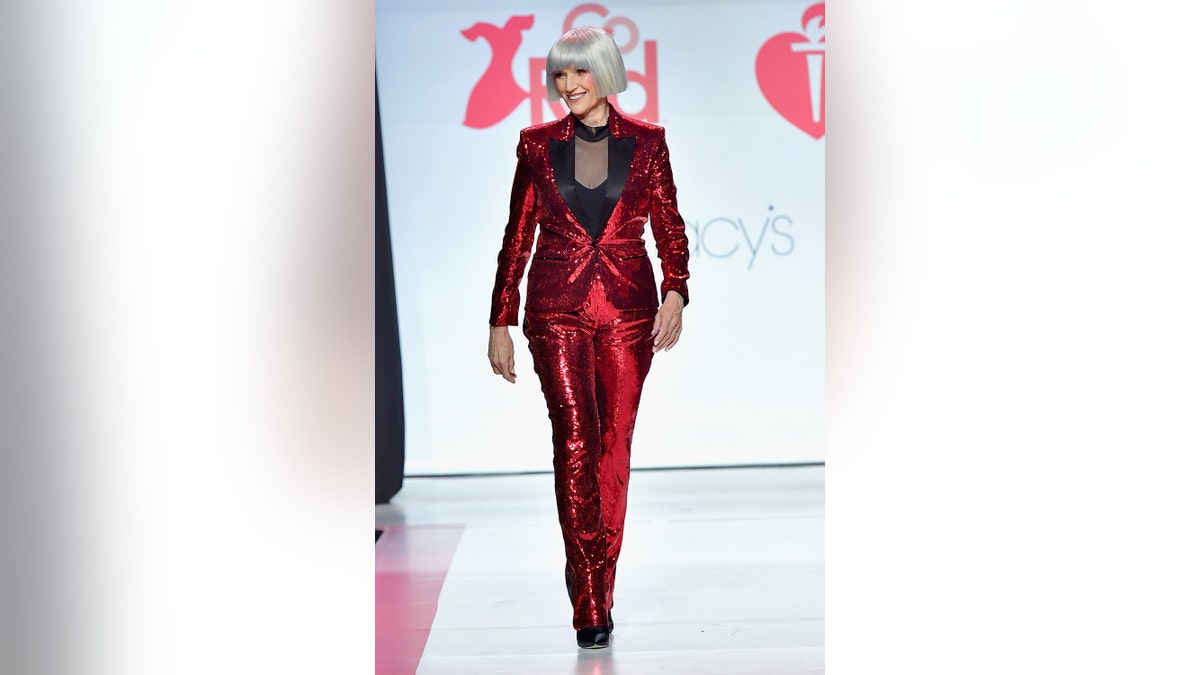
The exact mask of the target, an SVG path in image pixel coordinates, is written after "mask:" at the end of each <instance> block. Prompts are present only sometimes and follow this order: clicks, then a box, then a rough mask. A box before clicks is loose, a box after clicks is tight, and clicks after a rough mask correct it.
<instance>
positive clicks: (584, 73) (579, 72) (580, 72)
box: [575, 68, 588, 75]
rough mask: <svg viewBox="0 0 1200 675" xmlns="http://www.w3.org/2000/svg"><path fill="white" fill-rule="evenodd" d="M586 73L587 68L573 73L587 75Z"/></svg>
mask: <svg viewBox="0 0 1200 675" xmlns="http://www.w3.org/2000/svg"><path fill="white" fill-rule="evenodd" d="M587 73H588V70H587V68H579V69H577V70H576V71H575V74H576V75H587Z"/></svg>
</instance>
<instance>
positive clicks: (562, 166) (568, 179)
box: [550, 138, 579, 215]
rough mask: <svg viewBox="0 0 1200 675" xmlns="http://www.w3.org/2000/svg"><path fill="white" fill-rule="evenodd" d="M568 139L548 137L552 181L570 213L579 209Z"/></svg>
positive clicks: (573, 164) (571, 149)
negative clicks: (552, 169) (552, 168)
mask: <svg viewBox="0 0 1200 675" xmlns="http://www.w3.org/2000/svg"><path fill="white" fill-rule="evenodd" d="M573 150H574V148H573V147H572V146H571V142H570V141H560V140H558V139H557V138H551V139H550V164H551V165H552V166H553V167H554V182H555V183H557V184H558V193H559V194H561V195H562V198H563V201H564V202H566V204H567V207H568V210H569V211H570V212H571V215H574V214H575V213H577V212H578V211H579V197H578V195H576V194H575V153H574V152H573Z"/></svg>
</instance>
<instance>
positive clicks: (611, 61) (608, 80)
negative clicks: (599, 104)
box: [546, 26, 629, 103]
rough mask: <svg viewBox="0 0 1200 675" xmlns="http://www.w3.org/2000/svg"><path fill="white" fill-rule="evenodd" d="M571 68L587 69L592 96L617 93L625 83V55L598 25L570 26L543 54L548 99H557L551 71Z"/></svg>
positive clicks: (552, 100) (627, 82)
mask: <svg viewBox="0 0 1200 675" xmlns="http://www.w3.org/2000/svg"><path fill="white" fill-rule="evenodd" d="M572 68H584V69H586V70H588V71H590V72H591V74H592V81H593V82H594V83H595V85H596V89H595V92H596V96H599V97H600V98H604V97H605V96H611V95H613V94H619V93H621V92H623V91H625V89H626V88H627V87H628V86H629V81H628V79H627V78H626V77H625V59H623V58H621V50H620V49H618V48H617V41H616V40H614V39H613V37H612V36H611V35H609V34H608V33H606V32H605V31H604V29H602V28H596V27H595V26H580V27H578V28H572V29H571V30H569V31H567V32H565V33H563V34H562V37H560V38H558V39H557V40H555V41H554V44H553V45H552V46H551V47H550V53H549V54H547V55H546V98H547V99H549V101H550V102H551V103H556V102H557V101H558V99H559V95H558V88H557V87H555V86H554V73H555V72H557V71H560V70H569V69H572Z"/></svg>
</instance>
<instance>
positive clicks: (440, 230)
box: [376, 0, 825, 474]
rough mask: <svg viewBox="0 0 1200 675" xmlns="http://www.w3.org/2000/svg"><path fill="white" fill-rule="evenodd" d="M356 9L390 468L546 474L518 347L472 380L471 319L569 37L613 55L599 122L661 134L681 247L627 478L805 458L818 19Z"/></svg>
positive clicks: (820, 85) (476, 343) (478, 5)
mask: <svg viewBox="0 0 1200 675" xmlns="http://www.w3.org/2000/svg"><path fill="white" fill-rule="evenodd" d="M376 13H377V16H376V54H377V71H378V81H379V97H380V112H381V118H382V129H383V144H384V156H385V163H386V168H387V179H388V198H389V202H390V207H389V208H390V216H391V223H392V237H393V247H394V252H395V253H394V254H395V272H396V285H397V298H398V300H397V302H398V309H399V320H400V334H401V338H400V339H401V347H402V351H403V359H404V400H405V415H406V417H405V419H406V429H407V444H406V472H407V473H409V474H422V473H429V474H438V473H457V472H492V471H495V472H502V471H522V470H533V469H548V468H549V467H550V455H551V447H550V423H549V419H548V418H547V415H546V408H545V402H544V400H543V399H542V395H541V390H540V387H539V385H538V381H537V376H536V375H535V374H534V372H533V368H532V365H531V363H530V359H529V352H528V348H527V346H526V343H525V341H524V338H523V336H522V335H521V333H520V330H519V329H518V328H516V327H514V328H513V329H512V331H511V332H512V335H513V339H514V342H515V343H516V348H517V384H516V385H515V386H514V385H510V384H508V383H507V382H505V381H504V380H502V379H501V378H500V377H498V376H496V375H494V374H492V371H491V368H490V367H489V365H488V363H487V358H486V351H487V317H488V309H489V303H490V299H491V291H492V284H493V280H494V275H495V270H496V254H497V252H498V250H499V247H500V241H501V237H502V233H503V230H504V225H505V222H506V221H507V215H508V214H507V206H508V198H509V190H510V188H511V185H512V174H513V169H514V167H515V161H516V160H515V149H516V143H517V132H518V131H519V130H520V129H521V128H522V127H525V126H529V125H530V124H531V123H534V122H540V121H548V120H551V119H554V118H556V117H558V116H560V115H559V112H556V111H554V110H552V109H551V107H550V106H549V105H548V104H547V103H546V102H545V100H544V96H542V94H541V91H542V88H543V87H544V80H543V79H542V78H543V76H542V75H541V73H540V72H539V73H538V74H537V75H536V76H535V77H533V78H531V76H530V71H531V68H537V67H538V65H539V60H540V59H544V57H545V54H546V52H547V50H548V49H549V46H550V44H551V43H552V42H553V41H554V39H555V38H557V37H558V35H560V34H561V33H562V32H563V31H564V30H565V29H566V28H567V27H569V26H571V25H600V26H605V27H607V28H609V29H610V30H611V31H612V32H613V34H614V37H615V38H616V39H617V42H618V44H619V45H621V46H622V50H623V51H624V52H625V54H624V58H625V64H626V68H627V69H628V70H629V71H630V79H631V85H630V88H629V90H628V91H627V92H626V93H624V94H622V95H620V96H619V97H617V104H618V105H619V106H620V107H621V109H622V110H624V111H625V112H626V113H628V114H632V115H634V116H636V117H641V118H643V119H648V120H649V121H651V122H655V123H657V124H661V125H662V126H664V127H665V128H666V130H667V142H668V145H669V147H670V150H671V159H672V166H673V169H674V172H675V181H676V184H677V186H678V190H679V205H680V212H681V213H682V214H683V217H684V220H685V221H687V224H688V236H689V239H690V241H691V253H692V260H691V273H692V278H691V280H690V281H689V290H690V295H691V304H690V305H689V306H688V307H687V309H685V310H684V332H683V337H682V339H681V342H680V344H679V345H678V346H677V347H676V348H675V349H673V350H671V351H670V352H666V353H660V354H659V355H657V356H656V357H655V360H654V364H653V366H652V368H651V371H650V376H649V378H648V380H647V383H646V387H645V392H644V394H643V402H642V407H641V410H640V412H639V416H638V427H637V431H636V433H635V435H634V450H633V466H635V467H660V466H704V465H726V464H750V463H774V462H809V461H823V460H824V451H823V443H822V439H823V405H824V273H825V267H824V244H825V233H824V218H825V200H824V187H825V170H824V162H825V141H824V110H823V108H824V5H823V4H822V3H814V2H761V3H753V4H749V3H738V2H697V1H695V0H693V1H689V2H626V3H615V2H613V3H589V4H585V3H578V2H552V1H549V0H546V1H543V2H525V3H511V4H506V3H504V2H448V1H443V2H428V1H424V0H378V2H377V3H376ZM472 37H473V38H474V39H471V38H472ZM646 237H647V241H648V248H649V249H650V251H651V254H652V257H654V256H653V252H654V249H653V245H652V243H649V242H651V241H652V235H651V233H650V231H649V228H647V231H646ZM656 274H658V271H657V269H656ZM657 278H658V279H659V280H661V278H662V277H661V274H658V276H657ZM522 297H524V293H522Z"/></svg>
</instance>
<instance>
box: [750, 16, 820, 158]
mask: <svg viewBox="0 0 1200 675" xmlns="http://www.w3.org/2000/svg"><path fill="white" fill-rule="evenodd" d="M800 24H801V25H802V26H803V32H801V33H780V34H779V35H776V36H775V37H773V38H771V39H770V40H767V41H766V43H765V44H763V46H762V48H761V49H759V50H758V58H757V59H756V61H755V63H754V71H755V75H756V76H757V77H758V88H759V89H761V90H762V93H763V97H765V98H766V99H767V103H770V104H771V107H772V108H774V109H775V112H778V113H779V114H780V115H782V116H783V118H784V119H785V120H787V121H789V122H791V123H792V124H794V125H796V126H797V127H799V128H800V130H801V131H803V132H804V133H806V134H808V135H809V136H812V137H813V138H821V137H823V136H824V135H825V3H823V2H818V3H817V4H815V5H813V6H812V7H809V8H808V9H807V10H805V12H804V16H803V17H802V18H801V19H800Z"/></svg>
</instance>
